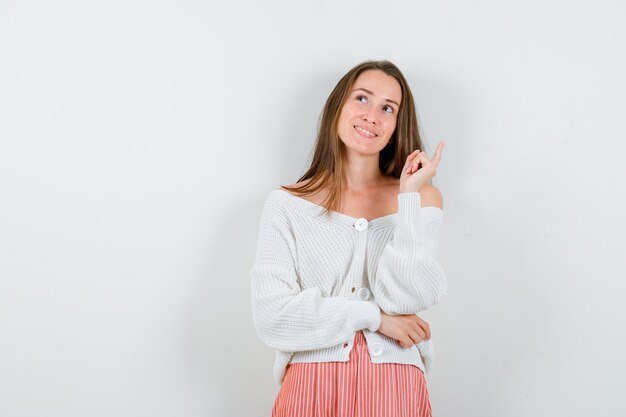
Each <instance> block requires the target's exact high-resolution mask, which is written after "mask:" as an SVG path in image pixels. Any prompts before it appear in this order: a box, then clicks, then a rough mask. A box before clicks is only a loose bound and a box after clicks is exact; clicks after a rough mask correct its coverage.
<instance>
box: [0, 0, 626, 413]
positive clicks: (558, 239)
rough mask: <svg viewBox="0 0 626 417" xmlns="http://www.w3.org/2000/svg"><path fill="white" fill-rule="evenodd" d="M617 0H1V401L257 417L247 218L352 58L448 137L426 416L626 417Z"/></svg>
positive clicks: (284, 174) (622, 35) (260, 391)
mask: <svg viewBox="0 0 626 417" xmlns="http://www.w3.org/2000/svg"><path fill="white" fill-rule="evenodd" d="M625 12H626V6H624V3H623V2H621V1H598V2H593V3H592V2H584V1H550V0H544V1H502V0H500V1H495V0H494V1H487V0H477V1H471V2H468V1H392V2H386V3H385V2H377V1H342V2H336V1H330V0H320V1H314V2H294V1H286V0H285V1H273V0H272V1H265V2H255V1H230V2H205V1H195V2H191V1H136V0H125V1H108V2H82V1H74V2H70V1H56V2H45V1H3V2H2V3H0V415H1V416H3V417H4V416H7V417H21V416H29V417H38V416H63V417H69V416H77V417H78V416H81V417H82V416H128V417H140V416H146V417H148V416H150V417H161V416H177V417H183V416H185V417H187V416H189V417H191V416H269V414H270V410H271V407H272V404H273V401H274V398H275V395H276V393H277V392H278V385H277V384H276V383H275V382H274V381H273V379H272V364H273V360H274V352H273V350H272V349H270V348H269V347H267V346H265V345H263V344H262V343H261V342H260V341H259V340H258V338H257V336H256V334H255V332H254V327H253V324H252V316H251V309H250V294H249V276H248V271H249V269H250V268H251V266H252V263H253V260H254V251H255V246H256V239H257V233H258V225H259V220H260V215H261V207H262V204H263V202H264V200H265V198H266V196H267V194H268V193H269V192H270V191H271V190H273V189H275V188H278V187H279V185H281V184H290V183H293V182H295V181H296V180H297V179H298V177H299V176H300V175H301V174H302V173H303V172H304V169H305V168H306V166H307V164H308V162H309V157H310V152H311V149H312V146H313V143H314V140H315V133H316V127H317V121H318V117H319V115H320V111H321V109H322V106H323V104H324V102H325V100H326V97H327V96H328V94H329V93H330V91H331V90H332V88H333V87H334V85H335V83H336V82H337V81H338V80H339V78H340V77H341V76H342V75H343V74H344V73H345V72H346V71H347V70H348V69H350V68H351V67H352V66H353V65H355V64H357V63H358V62H361V61H363V60H365V59H369V58H372V59H390V60H392V61H393V62H395V63H396V64H397V65H398V66H399V67H400V68H401V69H402V70H403V72H404V73H405V75H406V77H407V79H408V81H409V83H410V85H411V87H412V91H413V94H414V96H415V99H416V103H417V106H418V113H419V117H420V120H421V122H422V128H423V133H424V139H425V140H426V142H427V144H428V148H427V149H426V150H427V151H428V152H429V154H430V155H431V156H432V152H433V151H434V149H435V147H436V144H437V142H438V141H439V140H441V139H444V140H445V141H446V146H445V149H444V152H443V157H442V161H441V164H440V166H439V170H438V172H437V175H436V177H435V179H434V184H435V185H436V186H437V187H438V188H439V189H440V190H441V192H442V194H443V198H444V213H445V216H444V226H443V231H442V233H443V234H442V241H441V248H440V261H441V263H442V265H443V267H444V269H445V270H446V272H447V275H448V286H449V293H448V296H447V298H446V299H445V300H444V301H443V302H442V303H440V304H439V305H437V306H435V307H434V308H433V309H431V310H430V311H428V312H426V313H425V314H424V315H423V317H424V318H425V319H426V320H427V321H428V322H429V323H430V325H431V327H432V331H433V341H434V346H435V352H436V358H435V365H434V367H433V369H432V372H431V373H430V375H429V376H428V377H427V382H428V389H429V392H430V398H431V404H432V408H433V412H434V415H435V416H437V417H454V416H461V415H462V416H472V417H502V416H506V417H518V416H519V417H521V416H534V417H538V416H550V417H552V416H565V415H567V416H570V417H577V416H587V415H598V416H604V417H609V416H616V417H617V416H624V415H626V406H625V405H624V401H623V393H622V391H623V387H624V383H623V375H624V372H625V371H626V361H625V360H624V351H625V350H626V332H625V331H624V325H625V323H624V317H626V307H624V304H625V303H624V295H625V293H626V284H625V282H624V281H625V279H626V265H625V261H624V248H625V247H626V246H625V243H626V242H625V240H626V238H625V235H626V227H625V222H624V219H623V216H624V213H625V212H626V204H625V199H624V186H623V184H622V183H623V179H624V178H626V167H625V164H624V161H626V143H625V141H626V127H625V125H624V122H623V120H624V110H625V107H624V97H625V95H626V81H625V77H624V74H626V57H625V51H626V27H625V26H624V24H623V21H624V16H626V13H625Z"/></svg>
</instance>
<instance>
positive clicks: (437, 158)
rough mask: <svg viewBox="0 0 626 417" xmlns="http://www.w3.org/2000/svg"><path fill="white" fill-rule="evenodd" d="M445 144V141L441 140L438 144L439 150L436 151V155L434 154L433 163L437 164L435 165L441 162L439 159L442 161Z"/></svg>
mask: <svg viewBox="0 0 626 417" xmlns="http://www.w3.org/2000/svg"><path fill="white" fill-rule="evenodd" d="M444 144H445V142H444V141H441V142H439V144H437V150H436V151H435V156H433V163H434V164H435V166H436V165H438V164H439V161H441V151H443V146H444Z"/></svg>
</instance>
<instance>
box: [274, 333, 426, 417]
mask: <svg viewBox="0 0 626 417" xmlns="http://www.w3.org/2000/svg"><path fill="white" fill-rule="evenodd" d="M294 416H297V417H431V416H432V414H431V407H430V400H429V398H428V390H427V388H426V379H425V378H424V374H423V372H422V370H421V369H420V368H418V367H417V366H413V365H404V364H398V363H382V364H374V363H372V362H371V360H370V355H369V352H368V351H367V342H366V341H365V336H363V333H362V332H360V331H359V332H357V334H356V337H355V339H354V346H353V348H352V351H351V352H350V360H349V361H348V362H319V363H292V364H289V366H288V367H287V371H286V374H285V379H284V381H283V383H282V385H281V387H280V391H279V392H278V396H277V397H276V401H275V402H274V407H273V409H272V417H294Z"/></svg>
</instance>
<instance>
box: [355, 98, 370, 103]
mask: <svg viewBox="0 0 626 417" xmlns="http://www.w3.org/2000/svg"><path fill="white" fill-rule="evenodd" d="M356 99H357V100H358V101H361V102H363V103H364V102H365V101H367V97H365V96H356ZM363 100H365V101H363Z"/></svg>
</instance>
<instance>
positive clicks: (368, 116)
mask: <svg viewBox="0 0 626 417" xmlns="http://www.w3.org/2000/svg"><path fill="white" fill-rule="evenodd" d="M363 120H367V121H368V122H371V123H374V124H376V123H377V122H378V119H377V118H376V113H375V112H374V111H373V110H371V109H370V110H367V111H366V112H365V113H363Z"/></svg>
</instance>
